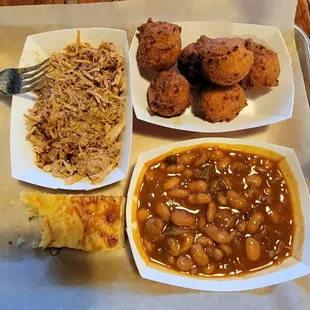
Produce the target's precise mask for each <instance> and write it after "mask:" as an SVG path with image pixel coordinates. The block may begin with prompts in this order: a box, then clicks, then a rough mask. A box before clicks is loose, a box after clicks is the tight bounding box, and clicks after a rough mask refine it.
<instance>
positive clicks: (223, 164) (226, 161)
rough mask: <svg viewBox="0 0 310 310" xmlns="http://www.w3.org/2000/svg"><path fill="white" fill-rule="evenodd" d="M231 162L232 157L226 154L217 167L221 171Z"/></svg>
mask: <svg viewBox="0 0 310 310" xmlns="http://www.w3.org/2000/svg"><path fill="white" fill-rule="evenodd" d="M230 163H231V158H230V157H228V156H225V157H224V158H223V159H221V160H220V161H219V162H218V163H217V169H218V170H219V171H223V170H225V169H227V168H228V167H229V165H230Z"/></svg>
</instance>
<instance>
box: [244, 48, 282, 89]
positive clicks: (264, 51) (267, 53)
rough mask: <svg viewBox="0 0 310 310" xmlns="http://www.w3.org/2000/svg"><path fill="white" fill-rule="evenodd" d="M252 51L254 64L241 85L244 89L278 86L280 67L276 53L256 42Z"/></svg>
mask: <svg viewBox="0 0 310 310" xmlns="http://www.w3.org/2000/svg"><path fill="white" fill-rule="evenodd" d="M253 51H254V64H253V66H252V68H251V70H250V72H249V74H248V75H247V76H246V77H245V78H244V80H242V81H241V83H240V84H241V86H242V87H243V88H245V89H250V88H267V87H275V86H278V84H279V81H278V77H279V75H280V70H281V69H280V63H279V58H278V55H277V53H275V52H274V51H272V50H270V49H268V48H266V47H265V46H263V45H261V44H257V43H254V50H253Z"/></svg>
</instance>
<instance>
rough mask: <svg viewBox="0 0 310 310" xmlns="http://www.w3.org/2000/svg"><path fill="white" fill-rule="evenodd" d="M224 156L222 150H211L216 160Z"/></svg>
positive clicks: (212, 156)
mask: <svg viewBox="0 0 310 310" xmlns="http://www.w3.org/2000/svg"><path fill="white" fill-rule="evenodd" d="M223 157H224V153H223V152H222V151H220V150H214V151H212V152H211V158H212V159H215V160H219V159H222V158H223Z"/></svg>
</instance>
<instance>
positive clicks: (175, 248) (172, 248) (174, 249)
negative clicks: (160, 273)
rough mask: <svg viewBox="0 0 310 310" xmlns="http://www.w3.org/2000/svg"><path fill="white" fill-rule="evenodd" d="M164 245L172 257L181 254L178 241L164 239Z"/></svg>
mask: <svg viewBox="0 0 310 310" xmlns="http://www.w3.org/2000/svg"><path fill="white" fill-rule="evenodd" d="M166 244H167V247H168V249H169V253H170V254H171V255H172V256H179V255H180V254H181V250H180V249H181V246H180V242H179V240H178V239H174V238H172V237H170V238H167V239H166Z"/></svg>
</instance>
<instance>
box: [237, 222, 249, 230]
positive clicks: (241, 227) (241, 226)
mask: <svg viewBox="0 0 310 310" xmlns="http://www.w3.org/2000/svg"><path fill="white" fill-rule="evenodd" d="M246 225H247V223H246V221H244V220H240V221H239V222H238V224H237V226H236V227H237V230H238V231H239V232H244V231H245V229H246Z"/></svg>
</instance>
